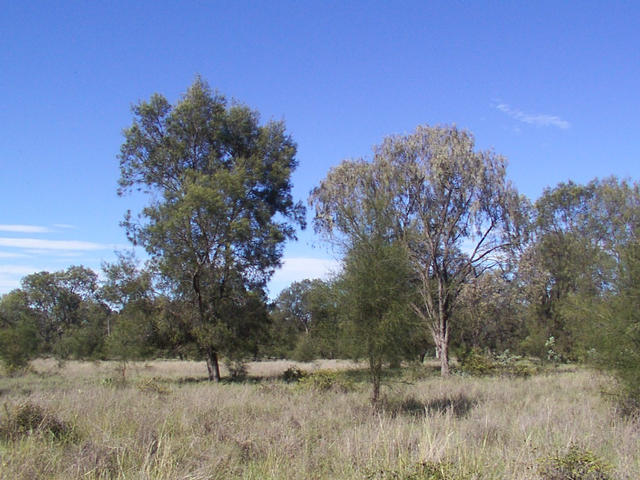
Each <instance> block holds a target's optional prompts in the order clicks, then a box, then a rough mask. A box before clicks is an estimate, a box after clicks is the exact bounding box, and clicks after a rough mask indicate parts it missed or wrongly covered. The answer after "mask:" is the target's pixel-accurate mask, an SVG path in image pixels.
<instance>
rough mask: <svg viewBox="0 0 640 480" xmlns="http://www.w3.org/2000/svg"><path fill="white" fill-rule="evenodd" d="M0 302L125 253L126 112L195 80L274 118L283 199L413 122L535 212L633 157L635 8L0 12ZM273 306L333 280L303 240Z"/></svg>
mask: <svg viewBox="0 0 640 480" xmlns="http://www.w3.org/2000/svg"><path fill="white" fill-rule="evenodd" d="M0 7H1V10H0V11H2V15H0V101H1V102H0V126H1V127H2V128H1V133H0V293H3V292H7V291H9V290H11V289H12V288H15V287H17V286H19V279H20V278H21V277H22V276H24V275H26V274H29V273H32V272H35V271H39V270H50V271H54V270H60V269H64V268H67V267H68V266H70V265H73V264H82V265H86V266H88V267H91V268H94V269H99V267H100V264H101V262H103V261H111V260H113V259H114V258H115V256H114V253H113V252H114V249H125V248H128V243H127V240H126V237H125V235H124V232H123V230H122V229H121V228H120V227H119V226H118V223H119V221H120V220H121V219H122V216H123V213H124V212H125V210H126V209H127V208H132V209H134V210H135V209H136V208H139V207H140V206H141V205H142V203H141V199H139V198H131V197H125V198H118V197H117V195H116V182H117V179H118V176H119V171H118V161H117V158H116V155H117V153H118V150H119V147H120V145H121V143H122V141H123V137H122V129H123V128H124V127H126V126H128V125H129V124H130V123H131V121H132V115H131V111H130V107H131V105H132V104H133V103H135V102H137V101H138V100H142V99H148V98H149V96H150V95H151V94H153V93H154V92H159V93H162V94H163V95H165V96H166V97H167V98H168V99H169V100H170V101H171V102H174V101H176V100H177V99H179V97H180V95H181V93H183V92H184V91H185V90H186V88H187V87H188V86H189V85H190V84H191V83H192V81H193V79H194V77H195V75H196V74H200V75H201V76H202V77H203V78H204V79H205V80H207V81H208V82H209V84H210V85H211V86H212V87H213V88H215V89H218V90H219V91H220V92H221V93H223V94H225V95H227V96H228V97H230V98H235V99H237V100H239V101H241V102H244V103H246V104H247V105H249V106H250V107H252V108H254V109H256V110H258V111H259V112H260V113H261V115H262V118H263V119H264V120H269V119H276V120H280V119H283V120H284V121H285V122H286V125H287V128H288V131H289V132H290V133H291V135H292V136H293V138H294V139H295V140H296V141H297V143H298V160H299V167H298V170H297V171H296V172H295V174H294V178H293V182H294V195H295V197H296V198H297V199H300V200H305V201H306V198H307V195H308V193H309V191H310V190H311V189H312V188H313V187H314V186H315V185H316V184H317V183H318V182H319V181H320V180H321V179H322V178H323V177H324V176H325V175H326V173H327V172H328V170H329V168H330V167H331V166H333V165H336V164H337V163H339V162H340V161H341V160H342V159H344V158H353V157H360V156H365V157H367V156H369V155H370V152H371V147H372V146H373V145H375V144H377V143H380V142H381V141H382V139H383V138H384V136H386V135H389V134H393V133H409V132H411V131H412V130H413V129H414V128H415V127H416V126H417V125H419V124H432V125H435V124H450V123H455V124H456V125H457V126H458V127H461V128H465V129H468V130H470V131H472V132H473V133H474V134H475V137H476V143H477V145H478V147H479V148H482V149H485V148H493V149H494V150H495V151H496V152H498V153H501V154H503V155H505V156H506V157H507V158H508V160H509V165H510V166H509V170H508V175H509V177H510V179H511V180H512V181H513V183H514V184H515V186H516V187H517V188H518V189H519V190H520V191H521V192H522V193H524V194H526V195H527V196H529V197H530V198H531V199H533V200H535V199H536V198H537V197H538V196H539V195H540V194H541V192H542V190H543V189H544V188H545V187H547V186H553V185H555V184H557V183H558V182H560V181H565V180H567V179H573V180H575V181H577V182H587V181H589V180H591V179H592V178H594V177H604V176H609V175H617V176H619V177H629V178H631V179H633V180H637V179H638V177H639V175H638V165H639V163H638V158H640V155H639V154H640V135H639V134H638V132H640V115H639V112H640V92H639V90H638V85H639V83H638V79H639V78H640V30H639V29H638V22H639V20H640V3H637V2H624V3H623V2H601V1H600V2H588V1H581V2H557V1H549V2H545V1H536V2H451V1H443V2H432V1H429V2H427V1H416V2H411V1H397V2H383V1H379V2H376V1H370V2H361V1H348V2H345V1H341V2H329V1H324V2H320V1H318V2H312V1H291V2H285V1H278V0H274V1H271V2H266V1H253V2H242V1H210V2H205V1H174V2H164V1H159V0H156V1H147V2H145V1H136V2H131V1H128V2H120V1H109V2H106V1H100V2H98V1H85V2H81V1H73V2H65V1H60V2H45V1H42V2H37V1H34V2H15V1H12V0H11V1H10V0H0ZM299 237H300V239H299V241H298V242H296V243H291V244H289V245H287V248H286V252H285V267H284V268H283V269H282V270H281V271H280V272H278V273H277V274H276V276H275V278H274V280H273V281H272V284H271V293H272V295H273V294H277V292H278V291H279V290H280V289H282V288H284V287H286V286H287V285H288V283H289V282H290V281H292V280H296V279H302V278H306V277H314V276H318V275H321V274H322V273H323V272H324V271H325V270H326V269H327V268H329V267H331V265H333V264H334V263H335V261H334V260H333V256H332V253H331V252H330V251H329V250H328V249H327V247H326V246H323V245H322V244H321V243H320V241H319V239H318V238H316V237H315V236H314V234H313V232H312V230H311V229H308V230H307V231H306V232H302V233H301V234H300V236H299Z"/></svg>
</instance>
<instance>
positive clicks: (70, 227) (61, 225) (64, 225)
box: [53, 223, 78, 230]
mask: <svg viewBox="0 0 640 480" xmlns="http://www.w3.org/2000/svg"><path fill="white" fill-rule="evenodd" d="M53 226H54V227H55V228H63V229H65V230H75V229H77V228H78V227H76V226H75V225H69V224H68V223H54V224H53Z"/></svg>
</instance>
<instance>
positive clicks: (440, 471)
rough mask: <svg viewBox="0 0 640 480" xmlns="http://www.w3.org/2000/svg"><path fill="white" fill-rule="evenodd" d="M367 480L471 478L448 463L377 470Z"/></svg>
mask: <svg viewBox="0 0 640 480" xmlns="http://www.w3.org/2000/svg"><path fill="white" fill-rule="evenodd" d="M366 478H367V480H470V479H471V478H473V477H472V476H471V475H470V474H468V473H467V472H464V471H463V470H462V469H461V468H460V467H457V466H456V465H454V464H452V463H449V462H423V463H419V464H417V465H413V466H411V467H409V468H406V469H403V470H400V471H398V470H377V471H375V472H373V473H371V474H369V475H367V477H366Z"/></svg>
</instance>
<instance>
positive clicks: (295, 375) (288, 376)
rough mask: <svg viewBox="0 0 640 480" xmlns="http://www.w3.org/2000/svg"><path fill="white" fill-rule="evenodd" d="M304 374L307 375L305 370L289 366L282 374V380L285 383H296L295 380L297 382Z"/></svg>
mask: <svg viewBox="0 0 640 480" xmlns="http://www.w3.org/2000/svg"><path fill="white" fill-rule="evenodd" d="M306 375H307V372H305V371H304V370H302V369H300V368H298V367H296V366H291V367H289V368H287V369H286V370H285V371H284V373H283V374H282V380H284V381H285V382H287V383H296V382H299V381H300V380H301V379H302V378H304V377H305V376H306Z"/></svg>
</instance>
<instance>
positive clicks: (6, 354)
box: [0, 289, 39, 373]
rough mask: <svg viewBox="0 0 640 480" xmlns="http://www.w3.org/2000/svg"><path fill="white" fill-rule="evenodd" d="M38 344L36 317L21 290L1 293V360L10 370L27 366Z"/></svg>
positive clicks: (34, 354)
mask: <svg viewBox="0 0 640 480" xmlns="http://www.w3.org/2000/svg"><path fill="white" fill-rule="evenodd" d="M38 348H39V339H38V331H37V328H36V323H35V317H34V315H33V312H32V311H31V310H30V309H29V306H28V304H27V298H26V295H25V293H24V292H23V291H22V290H19V289H16V290H12V291H11V292H9V293H7V294H5V295H3V296H2V297H0V360H1V361H2V363H3V364H4V367H5V369H6V370H7V371H9V373H13V372H15V371H19V370H20V369H22V368H24V367H26V366H27V365H28V363H29V360H31V359H32V358H33V357H35V356H36V354H37V352H38Z"/></svg>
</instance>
